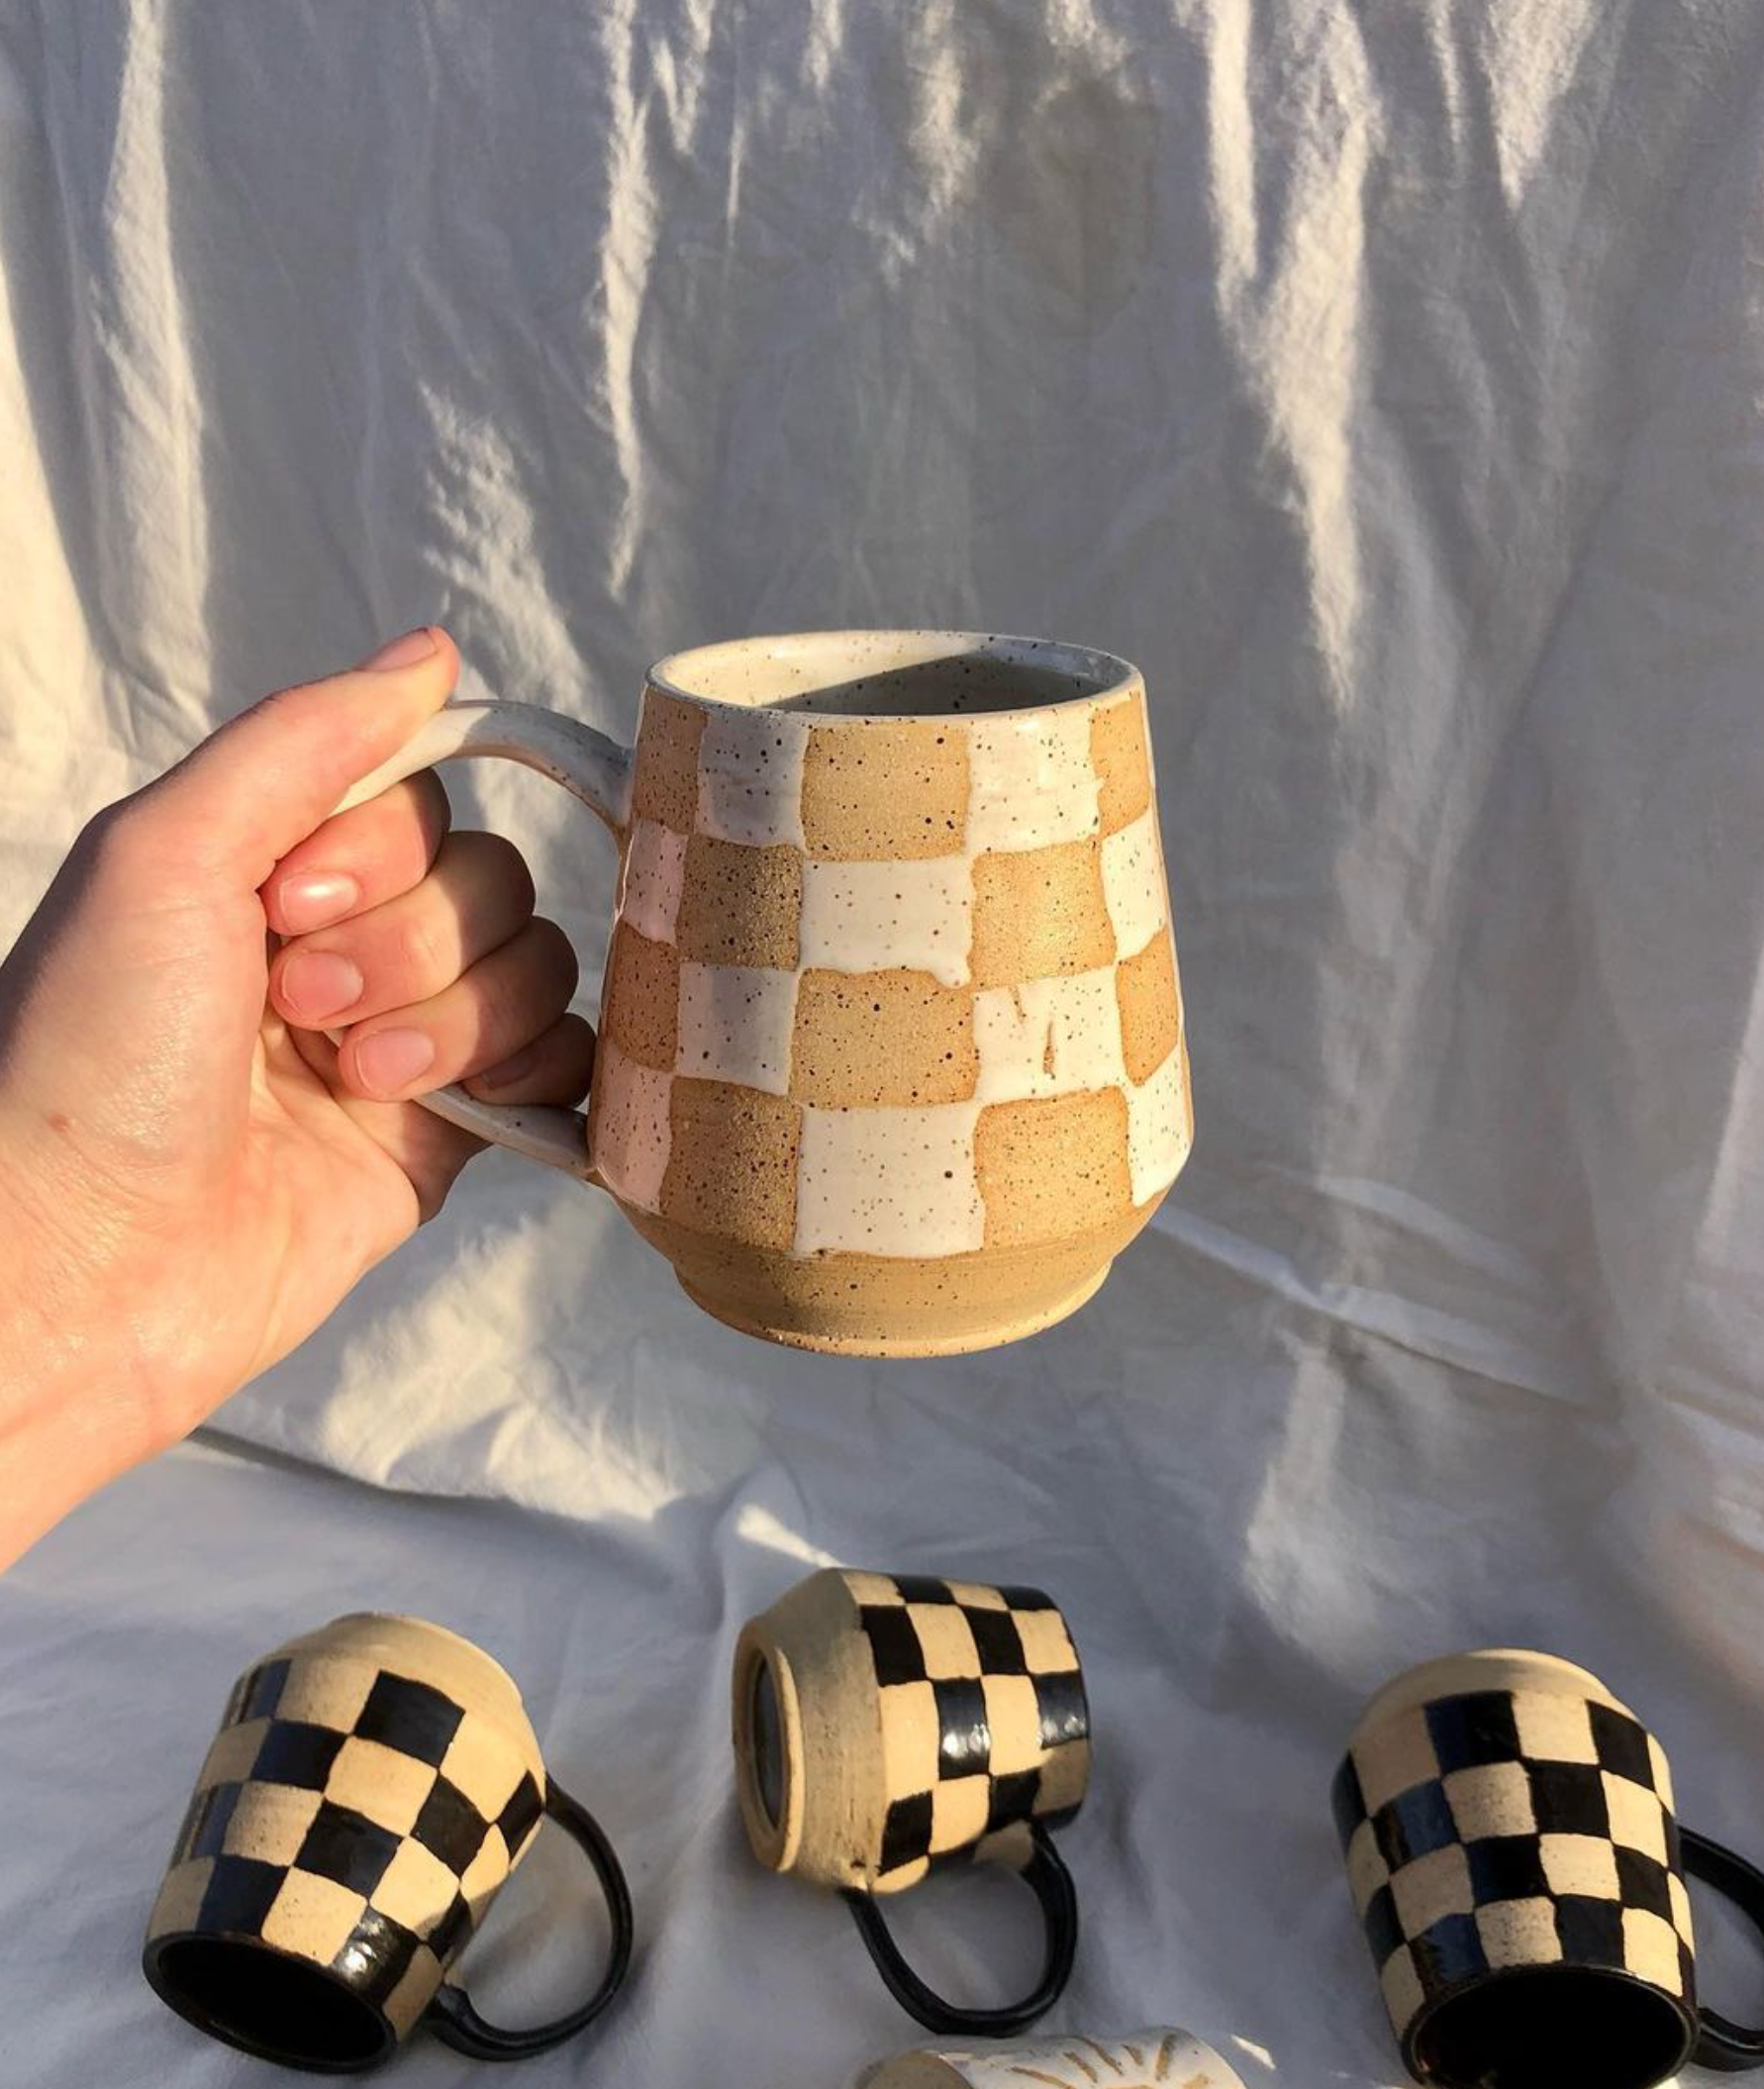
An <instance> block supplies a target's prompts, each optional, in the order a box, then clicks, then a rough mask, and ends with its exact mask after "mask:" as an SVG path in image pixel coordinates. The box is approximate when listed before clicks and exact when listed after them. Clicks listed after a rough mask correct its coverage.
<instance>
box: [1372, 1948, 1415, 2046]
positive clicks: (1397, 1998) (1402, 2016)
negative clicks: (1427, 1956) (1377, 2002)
mask: <svg viewBox="0 0 1764 2089" xmlns="http://www.w3.org/2000/svg"><path fill="white" fill-rule="evenodd" d="M1378 1984H1379V1986H1380V1987H1381V1988H1383V1990H1384V2006H1385V2008H1386V2010H1387V2011H1388V2012H1389V2014H1390V2020H1391V2022H1392V2023H1393V2024H1394V2025H1396V2027H1397V2029H1398V2032H1399V2033H1402V2032H1404V2031H1407V2030H1408V2028H1409V2026H1410V2025H1411V2024H1412V2023H1413V2022H1414V2021H1415V2014H1416V2012H1417V2010H1419V2009H1420V2008H1421V2003H1422V2002H1423V2001H1424V2000H1425V1999H1426V1998H1425V1996H1424V1995H1423V1993H1422V1991H1421V1975H1420V1974H1419V1973H1418V1972H1417V1971H1416V1970H1415V1959H1414V1957H1413V1956H1412V1955H1411V1954H1410V1952H1409V1950H1408V1948H1407V1947H1405V1948H1404V1949H1402V1950H1400V1951H1393V1952H1392V1953H1391V1955H1390V1956H1389V1957H1388V1958H1387V1959H1386V1960H1385V1962H1384V1964H1383V1965H1382V1966H1380V1968H1379V1970H1378Z"/></svg>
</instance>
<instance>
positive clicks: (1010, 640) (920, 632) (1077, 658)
mask: <svg viewBox="0 0 1764 2089" xmlns="http://www.w3.org/2000/svg"><path fill="white" fill-rule="evenodd" d="M878 641H885V642H886V641H894V642H897V644H899V645H900V646H901V647H903V648H904V649H903V651H902V656H901V657H899V658H897V659H890V660H887V661H886V662H884V663H883V664H880V665H876V666H873V667H872V668H871V669H870V670H869V671H870V672H872V673H875V674H885V673H892V672H894V671H896V670H897V669H899V668H902V667H912V666H926V665H930V664H931V663H932V662H933V661H936V660H943V659H948V658H951V657H960V656H962V655H963V654H979V655H982V656H984V657H985V658H987V659H992V660H998V661H1001V662H1003V663H1004V664H1006V665H1010V666H1032V667H1051V668H1052V669H1053V670H1054V671H1055V672H1056V673H1071V674H1073V675H1075V676H1082V677H1084V678H1085V679H1086V684H1087V685H1086V686H1084V687H1081V688H1077V689H1074V690H1073V692H1072V693H1071V695H1070V696H1060V697H1055V698H1053V699H1052V700H1050V701H1048V702H1046V703H1039V704H1018V705H1013V706H1011V707H1009V708H1000V709H997V710H994V709H991V708H988V709H986V710H981V711H953V712H952V711H818V710H816V709H814V708H813V706H812V705H805V706H802V707H801V708H798V709H794V710H792V711H791V712H790V713H789V714H788V715H789V716H792V717H796V718H802V719H805V720H809V719H812V720H813V721H814V722H815V723H816V724H817V725H866V724H867V725H876V724H886V725H931V724H944V723H947V721H948V720H949V719H950V718H952V717H954V718H981V719H1006V718H1035V717H1038V716H1040V715H1042V714H1043V713H1045V712H1049V711H1064V710H1067V709H1068V708H1082V707H1083V706H1085V705H1087V704H1089V705H1096V704H1102V703H1105V702H1108V701H1110V700H1112V699H1114V698H1118V697H1121V696H1125V695H1127V694H1130V693H1131V692H1132V691H1133V690H1135V689H1139V688H1143V686H1144V677H1143V676H1142V675H1141V673H1140V672H1139V669H1138V668H1137V667H1135V666H1134V665H1133V663H1132V662H1131V661H1130V660H1127V659H1124V658H1123V657H1122V656H1121V655H1120V654H1119V653H1113V652H1105V651H1103V650H1102V648H1101V647H1094V646H1081V645H1077V644H1075V643H1073V642H1071V641H1068V640H1064V639H1037V638H1030V637H1028V636H1026V635H1022V634H1017V633H1010V632H979V631H947V630H942V629H939V628H938V627H936V626H934V625H882V626H877V627H875V628H874V629H866V628H862V627H855V626H853V627H848V628H844V629H839V630H833V631H789V632H760V633H755V634H754V635H753V636H751V637H750V638H743V639H714V640H712V641H711V642H710V643H709V644H707V645H703V646H689V647H683V648H682V649H681V650H679V651H676V652H670V653H666V654H664V655H663V656H662V657H661V658H660V659H659V660H656V661H654V662H653V663H652V664H651V665H650V667H649V670H648V672H647V674H646V675H645V676H644V683H645V686H646V687H648V688H650V689H654V690H658V691H659V692H660V693H661V694H662V695H664V696H671V697H673V698H675V699H676V700H678V701H679V702H681V703H687V704H695V705H697V706H698V707H699V708H700V709H702V710H705V711H743V712H751V713H759V712H771V711H775V710H776V709H777V708H778V707H779V705H780V704H782V703H784V702H786V701H788V700H789V693H788V692H784V693H782V694H780V695H777V696H773V697H769V698H767V699H765V700H764V701H763V702H757V703H741V702H739V701H737V700H735V698H733V697H725V696H708V695H706V694H705V692H704V691H703V690H702V689H692V688H689V687H687V686H686V684H685V682H684V681H683V679H682V677H683V675H684V674H685V673H686V672H687V671H688V670H689V669H690V668H692V667H695V666H696V667H697V668H698V669H699V670H700V672H702V671H703V670H704V669H705V668H707V667H709V666H711V665H712V664H713V663H719V661H720V656H721V659H723V660H727V659H729V658H732V657H734V656H736V655H739V654H741V653H744V652H755V651H759V650H762V649H766V650H769V652H770V654H771V656H772V657H773V658H780V657H782V658H783V659H784V660H786V661H787V662H788V661H789V660H790V659H791V657H792V656H793V655H796V654H799V653H800V654H802V655H808V654H812V653H815V652H834V651H837V650H838V649H839V648H841V647H843V648H846V649H849V648H850V647H853V646H856V645H862V644H868V645H872V646H873V645H875V644H876V642H878ZM913 642H919V643H920V644H921V645H923V646H928V647H933V646H934V647H936V648H937V649H935V650H928V651H915V650H913V649H912V647H913ZM852 664H853V665H854V666H855V665H857V664H860V663H856V662H854V663H852ZM849 678H850V677H847V679H849ZM859 678H861V677H859Z"/></svg>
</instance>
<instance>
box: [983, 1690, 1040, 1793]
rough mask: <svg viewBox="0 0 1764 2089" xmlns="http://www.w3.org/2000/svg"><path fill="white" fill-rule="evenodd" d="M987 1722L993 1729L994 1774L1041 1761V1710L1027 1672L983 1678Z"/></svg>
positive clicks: (1010, 1772) (1011, 1772)
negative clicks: (1025, 1673)
mask: <svg viewBox="0 0 1764 2089" xmlns="http://www.w3.org/2000/svg"><path fill="white" fill-rule="evenodd" d="M980 1688H981V1691H982V1693H983V1694H984V1696H985V1698H986V1724H987V1726H988V1727H989V1728H990V1730H991V1732H992V1753H991V1756H990V1757H989V1761H990V1763H991V1768H992V1774H993V1775H994V1776H995V1777H1011V1776H1015V1775H1017V1774H1018V1773H1019V1772H1020V1771H1023V1770H1032V1769H1036V1768H1038V1767H1039V1766H1040V1761H1041V1709H1040V1707H1039V1705H1038V1704H1037V1703H1036V1702H1035V1686H1034V1684H1033V1683H1032V1682H1030V1680H1029V1677H1028V1676H1027V1675H989V1676H985V1677H983V1678H982V1680H981V1684H980Z"/></svg>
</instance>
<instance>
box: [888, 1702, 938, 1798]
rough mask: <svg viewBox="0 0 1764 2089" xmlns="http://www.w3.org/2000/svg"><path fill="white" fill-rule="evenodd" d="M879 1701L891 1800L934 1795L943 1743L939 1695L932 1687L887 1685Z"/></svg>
mask: <svg viewBox="0 0 1764 2089" xmlns="http://www.w3.org/2000/svg"><path fill="white" fill-rule="evenodd" d="M877 1698H878V1700H879V1703H880V1708H881V1715H882V1775H883V1779H884V1781H885V1783H886V1784H887V1787H888V1796H889V1798H890V1799H904V1798H906V1797H908V1796H909V1795H910V1794H911V1793H913V1792H926V1791H930V1789H931V1786H932V1785H933V1784H935V1783H936V1781H937V1752H938V1748H939V1746H940V1743H941V1740H942V1736H941V1733H940V1731H939V1729H938V1725H937V1698H936V1693H935V1691H933V1690H932V1688H931V1685H930V1683H884V1684H883V1685H882V1686H881V1688H880V1689H879V1690H878V1692H877Z"/></svg>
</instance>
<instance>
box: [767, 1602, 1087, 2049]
mask: <svg viewBox="0 0 1764 2089" xmlns="http://www.w3.org/2000/svg"><path fill="white" fill-rule="evenodd" d="M732 1700H733V1703H732V1709H733V1715H734V1729H735V1788H736V1793H737V1795H738V1799H739V1804H740V1810H741V1819H742V1822H743V1824H744V1826H745V1828H746V1831H747V1840H748V1841H749V1842H750V1844H751V1845H752V1848H753V1853H754V1855H755V1856H756V1857H757V1858H758V1859H759V1861H760V1862H761V1863H762V1864H764V1865H765V1866H766V1867H767V1868H768V1869H769V1870H772V1871H777V1872H785V1873H790V1874H793V1875H795V1876H796V1877H798V1878H801V1879H804V1880H806V1881H808V1882H809V1883H811V1884H814V1885H821V1886H832V1887H833V1888H835V1889H836V1890H837V1891H838V1892H839V1893H840V1895H841V1896H842V1898H843V1899H844V1901H845V1904H846V1906H847V1907H848V1908H849V1909H850V1911H851V1915H852V1919H853V1920H854V1921H855V1923H856V1925H857V1929H858V1932H859V1935H860V1936H861V1937H862V1939H863V1941H864V1945H865V1948H866V1949H867V1950H868V1951H869V1954H870V1956H871V1958H872V1959H873V1960H874V1961H875V1964H876V1968H877V1970H878V1971H879V1972H880V1973H881V1975H882V1979H883V1981H884V1983H885V1985H886V1986H887V1988H888V1990H889V1992H890V1993H891V1994H892V1995H893V1996H894V1998H895V2000H896V2001H897V2002H899V2003H900V2005H901V2007H902V2008H903V2009H905V2010H906V2011H907V2012H908V2013H909V2014H910V2015H911V2016H913V2017H916V2018H917V2019H918V2021H919V2022H920V2023H921V2024H924V2025H925V2026H927V2027H928V2028H929V2029H930V2030H931V2031H934V2032H938V2033H957V2034H965V2035H966V2036H969V2037H978V2038H988V2039H991V2038H1008V2037H1010V2036H1011V2035H1012V2034H1014V2033H1016V2032H1020V2031H1023V2030H1024V2029H1026V2028H1027V2027H1028V2026H1029V2025H1030V2024H1032V2023H1033V2022H1034V2021H1035V2019H1036V2018H1037V2017H1039V2016H1041V2015H1042V2014H1043V2013H1044V2012H1045V2011H1046V2010H1047V2009H1048V2008H1050V2007H1051V2005H1052V2004H1053V2003H1054V2001H1056V2000H1057V1998H1058V1997H1059V1995H1060V1993H1061V1992H1062V1990H1063V1989H1064V1987H1065V1985H1066V1982H1067V1980H1068V1979H1069V1977H1070V1975H1071V1971H1072V1964H1073V1960H1074V1957H1075V1955H1076V1952H1077V1948H1078V1901H1077V1895H1076V1892H1075V1890H1074V1888H1073V1885H1072V1880H1071V1876H1070V1874H1069V1873H1068V1872H1067V1870H1066V1867H1065V1864H1064V1862H1063V1861H1062V1859H1061V1857H1060V1855H1059V1852H1058V1850H1057V1849H1056V1848H1055V1847H1054V1844H1053V1841H1052V1840H1051V1835H1052V1831H1053V1830H1055V1829H1057V1828H1060V1827H1062V1826H1063V1825H1064V1824H1065V1823H1067V1822H1068V1821H1070V1820H1071V1819H1072V1818H1073V1816H1074V1815H1075V1814H1076V1813H1077V1811H1078V1809H1079V1806H1080V1805H1081V1804H1082V1802H1083V1799H1084V1794H1085V1790H1086V1788H1087V1786H1088V1784H1089V1781H1090V1758H1091V1748H1090V1703H1089V1699H1088V1696H1087V1694H1086V1692H1085V1687H1084V1672H1083V1669H1082V1667H1081V1665H1080V1663H1079V1659H1078V1650H1077V1648H1076V1647H1075V1646H1074V1644H1073V1643H1072V1636H1071V1633H1070V1631H1069V1629H1068V1628H1067V1625H1066V1621H1065V1619H1064V1618H1063V1617H1062V1616H1061V1614H1060V1612H1059V1610H1058V1608H1057V1607H1056V1606H1055V1604H1054V1603H1053V1601H1052V1599H1051V1598H1050V1597H1048V1596H1044V1595H1042V1594H1041V1592H1040V1591H1039V1590H1038V1589H1032V1588H1018V1587H1010V1588H994V1587H990V1586H988V1585H985V1584H983V1583H979V1582H971V1581H947V1580H943V1579H941V1578H940V1577H938V1576H935V1575H931V1574H876V1573H866V1572H859V1571H856V1570H854V1569H846V1568H837V1567H825V1568H823V1569H821V1570H820V1571H819V1572H817V1573H814V1574H811V1575H809V1576H808V1577H807V1579H805V1580H803V1581H800V1582H798V1583H797V1585H796V1586H795V1587H794V1588H793V1589H790V1590H789V1591H787V1593H786V1594H784V1595H783V1596H781V1597H780V1598H779V1599H778V1601H777V1602H776V1603H774V1604H773V1605H772V1607H771V1608H770V1609H769V1610H767V1611H765V1612H763V1613H762V1614H761V1615H760V1616H759V1617H757V1618H752V1619H750V1620H749V1621H748V1622H747V1624H746V1626H745V1627H744V1628H743V1629H742V1632H741V1635H740V1638H739V1640H738V1641H736V1645H735V1670H734V1676H733V1680H732ZM974 1862H979V1863H993V1864H1000V1865H1003V1866H1005V1867H1007V1868H1008V1869H1011V1870H1015V1871H1017V1872H1019V1873H1020V1874H1021V1875H1022V1877H1023V1878H1024V1880H1025V1881H1026V1883H1027V1884H1028V1885H1029V1887H1030V1888H1031V1889H1032V1890H1033V1892H1034V1894H1035V1897H1036V1899H1037V1901H1038V1902H1039V1903H1040V1907H1041V1915H1042V1921H1043V1925H1044V1929H1045V1937H1046V1948H1045V1954H1044V1957H1043V1961H1042V1966H1041V1971H1040V1976H1039V1978H1038V1979H1037V1981H1036V1983H1035V1986H1034V1987H1033V1989H1032V1990H1031V1991H1030V1992H1029V1994H1028V1995H1027V1996H1025V1997H1024V1999H1023V2000H1022V2001H1020V2002H1017V2003H1012V2004H1007V2005H1005V2006H1003V2007H1000V2008H996V2009H962V2008H958V2007H956V2006H955V2005H953V2004H951V2003H948V2002H945V2001H944V2000H943V1999H942V1997H941V1996H939V1995H937V1994H936V1993H935V1992H934V1991H933V1990H932V1989H931V1988H930V1987H928V1986H927V1985H926V1983H925V1982H924V1981H923V1980H922V1979H921V1978H920V1977H919V1975H918V1974H917V1973H915V1972H914V1971H913V1970H912V1968H911V1967H910V1966H909V1965H908V1964H907V1963H906V1960H905V1959H904V1958H903V1957H902V1955H901V1953H900V1950H899V1948H898V1947H897V1946H896V1944H895V1942H894V1940H893V1939H892V1937H891V1936H890V1934H889V1931H888V1927H887V1924H886V1922H885V1921H884V1919H883V1916H882V1912H881V1906H880V1902H881V1901H882V1900H883V1899H885V1898H886V1897H887V1896H889V1895H890V1894H894V1893H899V1892H902V1891H904V1890H905V1889H906V1888H908V1887H911V1886H916V1885H918V1884H919V1882H920V1881H921V1880H922V1879H924V1878H925V1877H927V1876H928V1874H930V1873H931V1872H932V1871H936V1870H939V1869H942V1868H944V1867H947V1866H950V1865H956V1864H967V1863H974Z"/></svg>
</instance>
